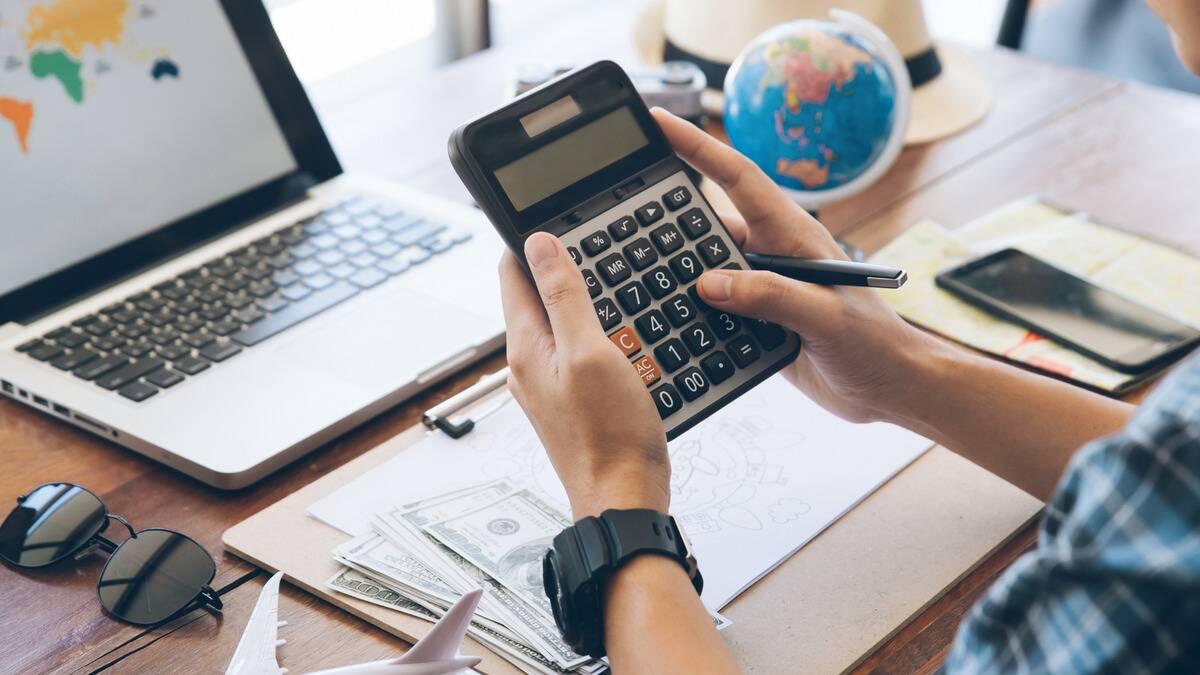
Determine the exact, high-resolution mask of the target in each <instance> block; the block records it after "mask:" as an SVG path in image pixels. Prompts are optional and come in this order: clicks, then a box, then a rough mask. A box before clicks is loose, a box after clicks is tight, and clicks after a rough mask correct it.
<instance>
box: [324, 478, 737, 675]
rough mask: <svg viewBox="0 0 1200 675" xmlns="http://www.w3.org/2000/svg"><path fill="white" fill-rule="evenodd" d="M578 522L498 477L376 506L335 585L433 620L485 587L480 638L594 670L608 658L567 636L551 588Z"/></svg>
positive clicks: (542, 662)
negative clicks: (559, 556)
mask: <svg viewBox="0 0 1200 675" xmlns="http://www.w3.org/2000/svg"><path fill="white" fill-rule="evenodd" d="M570 524H571V520H570V519H569V518H568V517H567V515H566V514H564V513H563V512H562V511H561V510H560V509H559V508H558V507H556V506H554V505H552V504H550V503H548V502H547V501H546V500H545V499H543V498H542V497H541V496H539V495H538V494H537V493H536V492H533V491H531V490H529V489H525V488H520V487H517V486H514V485H513V484H511V483H509V482H508V481H505V480H498V481H494V482H491V483H486V484H484V485H478V486H474V487H470V488H466V489H463V490H458V491H456V492H451V493H449V494H445V495H442V496H440V497H434V498H430V499H423V500H420V501H416V502H412V503H409V504H403V505H398V506H395V507H393V508H390V509H388V510H386V511H383V512H380V513H376V514H374V515H373V516H372V517H371V529H370V531H368V532H366V533H364V534H362V535H360V536H358V537H355V538H354V539H351V540H350V541H348V542H346V543H345V544H342V545H341V546H338V547H337V548H335V549H334V550H333V557H334V559H335V560H337V561H338V562H340V563H342V565H344V567H343V568H342V569H341V570H340V571H339V572H338V573H337V574H335V575H334V576H333V578H332V579H330V580H329V581H328V582H327V583H328V586H329V587H330V588H332V589H333V590H335V591H337V592H339V593H345V594H346V595H350V596H353V597H356V598H360V599H362V600H366V601H368V602H372V603H375V604H377V605H383V606H384V607H389V608H391V609H394V610H396V611H399V612H404V613H406V614H411V615H414V616H418V617H422V618H425V619H428V620H430V621H435V620H437V618H438V617H440V616H441V615H442V614H443V613H445V611H446V610H447V609H448V608H449V607H450V605H452V604H454V602H455V601H456V600H457V599H458V598H459V596H461V595H462V594H463V593H466V592H469V591H472V590H474V589H476V588H482V589H483V597H482V598H481V599H480V602H479V608H478V609H477V610H476V613H475V618H474V620H473V622H472V624H471V627H470V629H469V630H470V634H471V635H472V636H474V637H475V639H476V640H478V641H480V642H481V643H483V644H485V645H487V646H489V647H490V648H492V649H493V650H494V651H495V652H496V653H498V654H499V655H501V656H502V657H504V658H505V659H507V660H509V661H510V662H512V663H513V664H514V665H516V666H517V667H518V668H520V669H522V670H524V671H527V672H540V673H562V672H577V673H584V674H585V675H591V674H592V673H598V672H602V671H605V670H607V665H606V664H605V662H604V661H602V660H599V659H593V658H590V657H587V656H583V655H580V654H576V653H575V652H574V651H573V650H572V649H571V648H570V647H568V646H567V645H566V644H565V643H564V642H563V641H562V638H561V637H560V636H559V633H558V628H557V627H556V626H555V623H554V617H553V615H552V614H551V609H550V601H549V600H548V599H547V598H546V594H545V591H544V590H543V587H542V557H543V556H544V555H545V553H546V550H547V548H549V547H550V544H551V541H552V540H553V538H554V536H555V535H557V534H558V533H559V532H561V531H562V529H563V528H564V527H566V526H568V525H570ZM713 620H714V623H715V624H716V625H717V627H718V628H724V627H725V626H727V625H729V622H728V621H727V620H726V619H724V618H723V617H721V616H720V615H718V614H715V613H714V614H713Z"/></svg>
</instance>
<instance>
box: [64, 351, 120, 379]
mask: <svg viewBox="0 0 1200 675" xmlns="http://www.w3.org/2000/svg"><path fill="white" fill-rule="evenodd" d="M127 363H129V357H128V356H125V355H124V354H113V355H112V356H106V357H104V358H102V359H97V360H94V361H90V362H88V363H85V364H83V365H82V366H80V367H78V368H76V369H75V371H74V372H75V377H79V378H82V379H85V380H94V379H96V378H97V377H100V376H101V375H103V374H105V373H107V372H109V371H112V370H116V369H117V368H120V367H121V366H124V365H125V364H127Z"/></svg>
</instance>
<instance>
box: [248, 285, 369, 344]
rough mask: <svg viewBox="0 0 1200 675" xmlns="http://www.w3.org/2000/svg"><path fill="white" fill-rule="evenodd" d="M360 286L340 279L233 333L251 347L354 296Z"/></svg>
mask: <svg viewBox="0 0 1200 675" xmlns="http://www.w3.org/2000/svg"><path fill="white" fill-rule="evenodd" d="M355 293H358V288H356V287H355V286H354V285H352V284H349V283H346V282H345V281H338V282H336V283H334V284H333V285H331V286H328V287H326V288H324V289H321V290H320V291H317V292H315V293H313V294H312V295H310V296H308V297H307V298H304V299H302V300H298V301H296V302H293V303H292V304H291V305H289V306H287V307H284V308H283V309H280V310H279V311H278V312H276V313H274V314H272V315H271V316H268V317H267V318H265V319H263V320H262V321H259V322H258V323H255V324H252V325H250V326H248V327H246V328H245V329H244V330H242V331H241V332H239V333H235V334H234V335H233V339H234V340H235V341H237V342H238V343H240V344H243V345H246V346H247V347H250V346H252V345H256V344H258V343H259V342H262V341H263V340H265V339H267V338H269V337H271V336H273V335H276V334H278V333H281V332H283V331H285V330H287V329H288V328H291V327H292V326H294V325H296V324H298V323H300V322H301V321H304V320H305V319H307V318H309V317H311V316H313V315H314V314H317V313H319V312H323V311H325V310H326V309H329V308H330V307H332V306H334V305H336V304H338V303H340V302H342V301H344V300H346V299H348V298H350V297H352V296H353V295H354V294H355Z"/></svg>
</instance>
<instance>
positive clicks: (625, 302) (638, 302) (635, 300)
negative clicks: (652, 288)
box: [616, 281, 650, 315]
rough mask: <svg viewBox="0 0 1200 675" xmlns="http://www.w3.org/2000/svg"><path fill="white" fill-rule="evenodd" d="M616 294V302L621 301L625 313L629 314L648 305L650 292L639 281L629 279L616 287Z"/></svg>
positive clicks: (635, 312)
mask: <svg viewBox="0 0 1200 675" xmlns="http://www.w3.org/2000/svg"><path fill="white" fill-rule="evenodd" d="M616 296H617V302H619V303H621V307H623V308H625V313H626V314H629V315H633V314H637V313H638V312H640V311H642V310H643V309H646V307H648V306H650V293H649V292H647V291H646V287H645V286H643V285H642V283H641V282H640V281H631V282H630V283H629V284H627V285H625V286H622V287H620V288H618V289H617V292H616Z"/></svg>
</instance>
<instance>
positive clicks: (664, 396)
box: [650, 384, 683, 420]
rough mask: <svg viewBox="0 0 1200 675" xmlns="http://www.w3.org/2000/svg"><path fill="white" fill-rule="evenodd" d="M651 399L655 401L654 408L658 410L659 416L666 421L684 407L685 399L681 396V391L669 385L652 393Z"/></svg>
mask: <svg viewBox="0 0 1200 675" xmlns="http://www.w3.org/2000/svg"><path fill="white" fill-rule="evenodd" d="M650 398H652V399H654V406H655V407H656V408H658V416H659V417H661V418H663V419H664V420H665V419H667V418H668V417H670V416H671V415H673V414H675V413H676V412H678V411H679V409H680V408H682V407H683V397H681V396H680V395H679V391H678V390H676V389H675V387H672V386H671V385H669V384H664V385H663V386H661V387H659V388H658V389H655V390H654V391H652V392H650Z"/></svg>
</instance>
